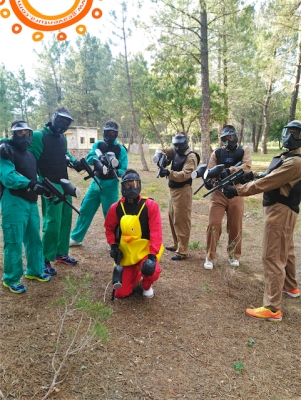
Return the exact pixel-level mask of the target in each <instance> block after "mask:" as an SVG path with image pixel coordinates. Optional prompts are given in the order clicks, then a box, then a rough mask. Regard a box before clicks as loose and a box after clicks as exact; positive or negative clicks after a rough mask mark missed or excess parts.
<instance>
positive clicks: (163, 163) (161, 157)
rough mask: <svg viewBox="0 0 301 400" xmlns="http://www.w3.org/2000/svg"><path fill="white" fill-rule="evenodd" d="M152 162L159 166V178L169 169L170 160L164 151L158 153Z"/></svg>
mask: <svg viewBox="0 0 301 400" xmlns="http://www.w3.org/2000/svg"><path fill="white" fill-rule="evenodd" d="M152 162H153V163H155V164H157V165H158V173H157V178H159V176H160V171H162V170H163V169H164V168H166V167H167V165H168V164H169V160H168V158H167V157H166V155H165V154H163V153H162V151H156V153H155V155H154V156H153V158H152Z"/></svg>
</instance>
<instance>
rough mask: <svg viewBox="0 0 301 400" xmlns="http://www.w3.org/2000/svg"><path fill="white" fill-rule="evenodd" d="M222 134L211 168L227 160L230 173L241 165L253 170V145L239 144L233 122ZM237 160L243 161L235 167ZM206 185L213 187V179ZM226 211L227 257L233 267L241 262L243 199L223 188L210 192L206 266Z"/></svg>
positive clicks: (226, 163)
mask: <svg viewBox="0 0 301 400" xmlns="http://www.w3.org/2000/svg"><path fill="white" fill-rule="evenodd" d="M220 138H221V141H222V143H223V146H222V147H220V148H218V149H216V150H215V151H214V152H213V153H212V154H211V157H210V159H209V163H208V169H211V168H213V167H215V166H216V165H219V164H224V165H225V171H226V174H227V175H230V174H232V173H233V172H236V171H237V170H238V169H243V170H244V171H246V172H248V171H250V170H251V166H252V159H251V151H250V148H249V147H247V146H239V145H238V144H237V142H238V135H237V132H236V130H235V128H234V126H232V125H225V126H224V127H223V129H222V132H221V136H220ZM238 162H241V165H240V166H238V167H236V166H235V164H237V163H238ZM205 186H206V188H207V189H211V188H212V187H213V185H212V184H210V183H209V185H208V184H206V185H205ZM225 213H226V214H227V232H228V246H227V252H228V261H229V263H230V265H231V266H232V267H238V266H239V259H240V256H241V240H242V218H243V213H244V200H243V198H239V197H236V198H233V199H231V200H228V199H227V198H226V197H225V196H224V195H223V193H222V191H221V189H218V190H216V191H215V192H213V193H212V194H211V195H210V204H209V223H208V227H207V256H206V260H205V262H204V268H205V269H212V268H213V264H214V259H215V254H216V247H217V243H218V241H219V239H220V236H221V234H222V222H223V218H224V215H225Z"/></svg>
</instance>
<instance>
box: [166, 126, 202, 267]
mask: <svg viewBox="0 0 301 400" xmlns="http://www.w3.org/2000/svg"><path fill="white" fill-rule="evenodd" d="M172 143H173V147H168V148H166V149H161V151H162V152H163V153H164V154H165V155H166V156H167V158H168V159H169V160H172V164H171V169H170V170H169V169H166V168H163V169H162V170H161V171H160V176H161V177H165V176H166V177H168V186H169V190H170V195H169V204H168V216H169V225H170V229H171V233H172V237H173V245H171V246H166V247H165V248H166V250H169V251H174V252H175V254H174V255H173V256H172V257H171V259H172V260H173V261H180V260H183V259H185V258H187V256H188V243H189V237H190V230H191V208H192V188H191V183H192V179H191V173H192V172H193V171H194V170H195V169H196V167H197V166H198V163H199V161H200V157H199V155H198V154H197V153H195V152H193V151H191V150H190V147H189V145H188V138H187V136H186V134H185V133H184V132H178V133H177V134H176V135H175V136H174V137H173V138H172ZM159 151H160V150H159Z"/></svg>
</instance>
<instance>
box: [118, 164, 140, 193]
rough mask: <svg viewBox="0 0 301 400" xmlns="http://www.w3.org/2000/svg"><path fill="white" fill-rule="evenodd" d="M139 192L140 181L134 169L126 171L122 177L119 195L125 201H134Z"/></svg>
mask: <svg viewBox="0 0 301 400" xmlns="http://www.w3.org/2000/svg"><path fill="white" fill-rule="evenodd" d="M140 192H141V179H140V176H139V174H138V172H136V171H135V170H134V169H128V170H126V171H125V173H124V174H123V176H122V181H121V193H122V196H123V197H125V198H126V199H136V198H137V197H138V196H139V194H140Z"/></svg>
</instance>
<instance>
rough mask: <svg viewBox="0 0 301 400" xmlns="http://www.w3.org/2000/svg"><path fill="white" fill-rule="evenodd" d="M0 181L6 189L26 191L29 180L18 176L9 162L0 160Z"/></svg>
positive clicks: (12, 164)
mask: <svg viewBox="0 0 301 400" xmlns="http://www.w3.org/2000/svg"><path fill="white" fill-rule="evenodd" d="M0 181H1V182H2V184H3V185H4V186H5V187H6V188H8V189H15V190H17V189H26V188H27V187H28V185H29V182H30V179H28V178H26V177H25V176H23V175H21V174H19V173H18V172H17V171H16V169H15V165H14V163H13V162H12V161H11V160H4V159H3V158H0Z"/></svg>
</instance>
